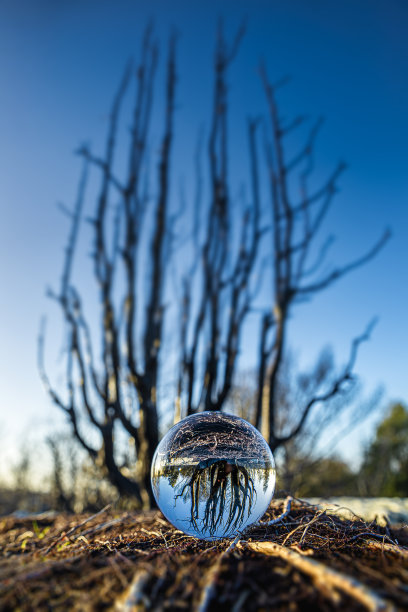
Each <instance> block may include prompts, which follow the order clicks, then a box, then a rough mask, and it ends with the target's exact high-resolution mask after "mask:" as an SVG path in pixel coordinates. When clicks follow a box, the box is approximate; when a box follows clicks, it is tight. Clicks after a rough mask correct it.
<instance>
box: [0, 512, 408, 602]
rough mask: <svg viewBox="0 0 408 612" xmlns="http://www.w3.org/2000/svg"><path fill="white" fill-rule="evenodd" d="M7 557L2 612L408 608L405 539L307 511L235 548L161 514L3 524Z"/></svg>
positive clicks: (1, 539) (1, 577) (1, 543)
mask: <svg viewBox="0 0 408 612" xmlns="http://www.w3.org/2000/svg"><path fill="white" fill-rule="evenodd" d="M283 509H284V501H283V500H281V501H279V500H278V501H274V502H273V503H272V505H271V506H270V508H269V511H268V514H267V516H266V517H264V519H263V521H266V520H268V519H269V520H270V519H272V518H274V517H276V516H278V515H279V514H280V513H282V511H283ZM0 555H1V560H0V610H21V611H24V610H50V609H52V610H71V609H73V610H81V611H82V610H84V611H87V610H105V609H109V610H112V611H121V610H123V611H125V610H137V611H139V610H189V609H193V610H198V611H200V612H204V611H205V610H211V611H217V610H222V611H223V612H226V611H227V610H232V611H234V612H238V611H239V610H244V611H247V610H249V611H251V610H344V609H347V611H348V612H352V611H353V610H367V609H368V610H406V609H407V608H408V588H407V584H408V529H407V528H399V529H396V528H395V529H391V528H389V527H387V526H385V527H382V526H379V525H378V524H377V523H376V522H372V523H370V524H367V523H365V522H364V521H362V520H359V519H357V518H355V519H354V520H346V519H342V518H340V517H339V516H337V515H336V514H330V513H328V511H324V510H321V509H320V510H319V509H317V508H316V507H314V506H310V505H308V504H306V503H304V502H301V501H300V500H298V501H294V502H292V504H291V507H290V511H289V512H288V513H287V515H286V516H285V517H284V518H283V519H282V521H281V523H278V524H276V525H271V526H268V527H265V526H264V525H261V526H259V527H257V528H255V529H254V530H252V531H251V532H249V533H247V534H244V535H243V536H242V538H241V539H240V540H239V541H234V542H232V543H231V542H230V541H227V540H222V541H218V542H202V541H200V540H196V539H194V538H192V537H189V536H186V535H184V534H182V533H181V532H180V531H177V530H176V529H175V528H174V527H172V526H171V525H170V524H169V523H168V522H167V520H166V519H165V518H164V517H163V515H162V514H161V513H160V512H159V511H150V512H145V513H129V512H127V513H123V512H115V511H114V510H112V509H111V508H108V509H105V510H103V511H101V512H100V513H98V514H96V515H93V516H89V515H66V514H46V515H43V516H41V515H40V516H38V517H36V518H35V519H34V518H33V517H31V518H30V517H27V518H24V519H20V518H16V517H4V518H3V519H0Z"/></svg>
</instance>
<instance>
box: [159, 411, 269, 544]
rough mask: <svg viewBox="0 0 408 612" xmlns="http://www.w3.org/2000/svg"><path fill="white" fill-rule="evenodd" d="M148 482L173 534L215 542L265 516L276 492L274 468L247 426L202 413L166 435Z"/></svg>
mask: <svg viewBox="0 0 408 612" xmlns="http://www.w3.org/2000/svg"><path fill="white" fill-rule="evenodd" d="M151 479H152V488H153V492H154V496H155V498H156V502H157V505H158V506H159V508H160V510H161V511H162V512H163V514H164V515H165V516H166V518H167V519H168V520H169V521H170V522H171V523H172V524H173V525H174V526H175V527H176V528H177V529H180V530H181V531H183V532H184V533H186V534H188V535H192V536H194V537H197V538H201V539H203V540H217V539H219V538H232V537H234V536H235V535H237V534H238V533H239V532H242V531H243V530H244V529H246V528H247V527H248V526H249V525H251V524H252V523H255V522H256V521H258V520H259V519H260V518H261V516H262V515H263V514H264V513H265V511H266V510H267V508H268V506H269V504H270V502H271V499H272V496H273V492H274V489H275V463H274V460H273V456H272V453H271V450H270V448H269V446H268V445H267V443H266V442H265V440H264V438H263V437H262V436H261V434H260V433H259V431H258V430H257V429H255V427H253V426H252V425H251V424H250V423H248V422H247V421H245V420H244V419H241V418H239V417H236V416H233V415H231V414H224V413H221V412H200V413H198V414H194V415H192V416H189V417H187V418H185V419H183V420H182V421H180V422H179V423H177V424H176V425H174V426H173V427H172V428H171V429H170V431H169V432H168V433H167V434H166V435H165V436H164V438H163V439H162V441H161V442H160V444H159V445H158V447H157V449H156V452H155V454H154V457H153V463H152V470H151Z"/></svg>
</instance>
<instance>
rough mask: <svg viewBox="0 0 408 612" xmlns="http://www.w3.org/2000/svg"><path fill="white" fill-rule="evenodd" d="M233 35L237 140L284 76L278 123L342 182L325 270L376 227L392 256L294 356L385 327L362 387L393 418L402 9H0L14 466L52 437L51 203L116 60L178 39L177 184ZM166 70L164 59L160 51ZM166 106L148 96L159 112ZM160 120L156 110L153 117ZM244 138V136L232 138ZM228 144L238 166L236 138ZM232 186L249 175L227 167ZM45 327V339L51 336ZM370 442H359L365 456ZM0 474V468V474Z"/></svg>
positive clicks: (349, 292)
mask: <svg viewBox="0 0 408 612" xmlns="http://www.w3.org/2000/svg"><path fill="white" fill-rule="evenodd" d="M220 15H222V16H223V17H224V19H225V24H226V29H227V32H230V33H231V32H233V30H234V29H235V28H236V27H237V26H238V25H239V23H240V21H241V20H242V18H244V17H246V18H247V23H248V27H247V34H246V36H245V39H244V41H243V44H242V47H241V50H240V53H239V56H238V58H237V61H236V63H235V64H234V66H233V68H232V70H231V75H230V83H231V92H230V94H231V125H233V126H234V128H235V126H244V125H245V124H244V121H245V118H246V116H247V115H248V114H251V113H252V114H259V112H264V110H265V103H264V99H263V93H262V89H261V86H260V83H259V79H258V77H257V66H258V63H259V59H260V58H264V59H265V61H266V63H267V66H268V71H269V74H270V75H271V78H272V79H278V78H280V77H281V76H282V75H287V74H289V75H291V76H292V77H293V78H292V81H291V83H290V84H289V85H288V86H287V87H286V88H285V89H284V90H282V93H281V97H280V101H281V105H282V107H283V108H284V109H285V114H287V116H288V117H290V116H293V115H296V114H299V113H306V114H309V115H311V116H312V117H316V116H318V115H320V114H323V115H324V116H325V117H326V123H325V126H324V129H323V131H322V134H321V138H320V140H319V145H318V151H317V152H318V166H319V172H321V175H322V176H323V175H325V174H327V173H329V172H330V170H331V169H332V168H333V166H334V165H335V164H336V162H337V161H338V160H339V159H344V160H345V161H346V162H347V163H348V164H349V169H348V171H347V173H346V174H345V175H344V176H343V178H342V180H341V192H340V194H339V195H338V197H337V199H336V201H335V205H334V207H333V209H332V211H331V213H330V216H329V218H328V220H327V223H326V228H327V231H328V232H332V231H334V232H335V233H336V236H337V238H338V240H337V243H336V246H335V248H334V249H333V253H332V258H331V262H332V263H342V262H346V261H349V260H350V259H351V258H353V257H355V256H357V255H359V254H360V253H361V252H363V251H364V250H365V249H367V248H368V247H369V246H370V245H371V244H372V243H373V242H374V241H375V240H376V239H377V237H378V236H379V235H380V234H381V232H382V231H383V229H384V228H385V227H386V226H390V227H391V228H392V230H393V238H392V241H391V242H390V243H389V244H388V245H387V247H386V249H385V250H384V251H383V252H382V253H381V255H380V256H379V257H378V258H377V259H376V260H375V261H373V262H371V263H370V264H369V265H368V266H367V267H365V268H364V269H361V270H359V271H357V272H356V273H354V274H353V275H351V276H350V277H347V278H346V279H343V280H342V281H341V282H340V283H338V284H337V285H336V286H334V287H333V288H331V289H330V290H328V291H327V292H326V293H324V294H321V295H320V296H319V297H318V298H317V299H316V300H314V301H313V302H311V303H310V304H307V305H304V306H301V307H299V309H298V310H297V311H296V312H294V316H293V321H292V325H291V330H290V336H289V344H290V346H291V347H292V348H293V350H294V352H295V354H296V355H297V358H298V360H299V363H300V364H304V365H307V364H311V363H312V362H313V360H314V358H315V357H316V356H317V354H318V353H319V351H320V349H321V348H322V346H324V345H327V344H331V345H332V346H333V348H334V350H335V353H336V356H337V358H338V361H339V362H340V363H341V362H342V361H344V360H345V359H346V358H347V354H348V348H349V343H350V339H351V338H352V337H353V336H355V335H357V334H359V333H360V332H361V331H362V330H363V329H364V327H365V325H366V323H367V322H368V321H369V320H370V319H371V318H372V317H373V316H378V317H379V323H378V326H377V328H376V329H375V332H374V334H373V338H372V340H371V342H370V343H369V344H367V345H365V346H364V347H363V348H362V350H361V354H360V357H359V361H358V366H357V370H358V373H359V374H360V376H361V379H362V381H363V383H364V385H365V388H366V389H367V391H370V390H372V389H374V388H375V387H376V386H377V385H378V384H384V385H385V389H386V396H385V399H384V404H385V403H386V402H387V401H388V400H393V399H401V400H405V401H407V400H408V382H407V363H408V325H407V321H406V312H407V304H408V282H407V281H408V274H407V262H408V242H407V238H406V237H407V233H408V212H407V204H408V180H407V160H408V156H407V148H408V144H407V143H408V120H407V112H406V109H407V108H408V39H407V36H406V28H407V23H408V5H407V3H406V2H405V1H404V0H370V1H369V0H367V1H364V0H354V1H351V0H343V2H341V3H339V2H332V1H330V0H326V1H323V0H309V1H305V0H304V1H301V0H287V1H286V2H279V1H277V0H267V1H262V0H252V1H251V2H249V1H248V2H247V1H241V0H231V1H229V0H221V1H218V2H214V1H212V0H207V1H206V2H205V3H202V2H191V1H190V2H187V1H177V0H173V1H170V0H167V1H159V0H149V2H147V1H144V2H142V1H140V0H132V1H131V0H116V1H115V2H114V1H107V0H94V1H90V0H69V1H68V0H59V1H58V2H55V1H51V0H49V1H45V0H27V1H22V0H12V1H11V0H0V92H1V93H0V135H1V139H0V177H1V180H0V213H1V223H0V279H1V294H0V381H1V383H0V384H1V387H2V402H1V407H0V428H1V429H0V440H1V441H2V443H3V441H4V444H3V449H5V450H3V453H5V455H4V456H6V455H7V456H11V455H12V454H13V449H14V448H16V446H17V445H18V440H19V439H24V437H25V436H29V437H30V436H32V435H33V430H34V431H35V432H36V433H38V435H40V434H41V433H42V432H46V431H48V430H49V429H50V428H52V427H58V426H59V425H60V423H61V422H62V419H61V418H60V416H59V415H58V414H57V412H56V409H55V408H54V407H52V406H51V405H50V403H49V401H48V399H47V398H46V396H45V393H44V391H43V389H42V386H41V384H40V381H39V378H38V375H37V370H36V337H37V333H38V326H39V320H40V317H41V315H42V314H43V313H47V314H49V315H50V325H49V328H50V330H52V329H54V332H53V333H54V334H55V335H54V338H52V340H53V341H54V343H55V345H56V346H60V345H61V341H62V334H61V332H60V331H59V328H58V325H57V320H58V317H55V320H54V319H53V316H54V314H53V309H52V305H51V304H50V303H49V302H48V301H47V300H46V298H45V288H46V286H47V285H50V284H54V285H55V284H56V283H57V282H58V279H59V275H60V266H61V261H62V256H63V246H64V244H65V236H66V230H67V224H66V219H65V218H64V217H63V215H61V213H60V212H58V210H57V208H56V206H55V203H56V202H57V201H64V202H65V203H67V204H70V203H71V202H72V201H73V199H74V197H75V192H76V185H77V178H78V172H79V169H80V164H79V160H78V158H77V157H75V155H74V154H73V152H74V150H75V149H76V148H77V147H78V145H79V144H81V143H82V142H84V141H87V142H91V143H92V144H93V146H94V148H95V150H97V149H98V146H100V145H101V143H102V141H103V137H104V130H105V128H106V122H107V113H108V111H109V107H110V102H111V99H112V95H113V92H114V90H115V87H116V84H117V82H118V80H119V78H120V75H121V73H122V71H123V68H124V66H125V63H126V61H127V59H128V58H129V57H130V56H132V55H134V56H136V57H137V53H138V49H139V43H140V36H141V33H142V31H143V28H144V26H145V24H146V23H147V21H148V20H149V19H151V18H153V19H154V22H155V27H156V32H157V36H158V37H159V38H160V39H161V41H162V47H164V45H165V39H166V37H167V35H168V33H169V30H170V28H171V27H172V26H176V27H177V28H178V30H179V31H180V34H181V36H180V41H179V47H178V74H179V89H178V96H177V98H178V107H177V116H176V139H177V142H176V151H175V161H174V171H175V173H176V175H177V173H178V172H179V173H180V175H181V174H182V173H183V172H184V171H185V168H186V165H187V164H188V163H189V162H190V161H191V156H192V153H191V151H192V148H191V146H192V145H193V144H194V141H195V137H196V134H197V132H198V129H199V128H200V125H202V124H203V122H204V125H205V121H206V118H207V115H208V109H209V107H210V103H211V87H212V85H211V67H212V63H211V62H212V52H213V43H214V39H215V31H216V25H217V19H218V17H219V16H220ZM163 54H164V49H163ZM159 98H160V94H159ZM159 103H160V100H159ZM239 129H241V128H239ZM239 129H238V128H237V133H235V129H234V130H233V135H232V141H233V150H234V151H239V150H240V148H239V147H240V138H241V136H240V133H239ZM231 164H232V172H234V171H235V172H236V173H237V174H239V173H240V170H241V169H242V167H243V160H242V159H241V158H240V157H239V156H235V157H234V156H233V158H232V159H231ZM54 323H55V324H56V327H54V328H53V327H52V325H53V324H54ZM368 433H369V426H368V425H366V426H365V427H364V428H362V429H361V430H360V431H359V432H358V436H360V438H359V439H364V438H365V437H366V436H367V435H368ZM1 460H2V456H1V455H0V461H1Z"/></svg>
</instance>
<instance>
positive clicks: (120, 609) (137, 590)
mask: <svg viewBox="0 0 408 612" xmlns="http://www.w3.org/2000/svg"><path fill="white" fill-rule="evenodd" d="M149 578H150V572H149V571H148V570H147V569H145V568H142V569H140V570H138V571H137V572H136V573H135V575H134V576H133V580H132V582H131V583H130V585H129V586H128V587H127V589H126V591H124V593H122V594H121V595H120V597H118V598H116V600H115V603H114V605H113V610H114V612H132V611H134V610H139V609H146V608H148V607H149V604H150V601H149V599H148V597H147V595H146V594H145V593H144V589H145V587H146V584H147V582H148V581H149ZM142 604H143V606H142Z"/></svg>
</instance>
